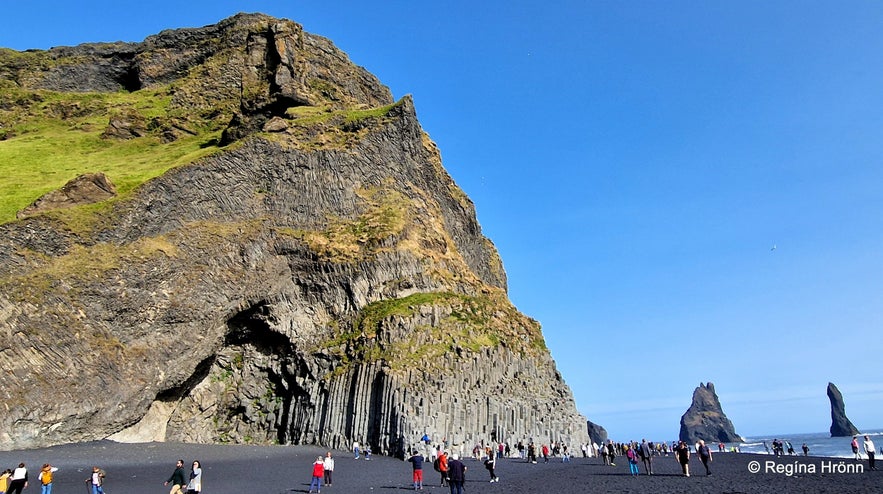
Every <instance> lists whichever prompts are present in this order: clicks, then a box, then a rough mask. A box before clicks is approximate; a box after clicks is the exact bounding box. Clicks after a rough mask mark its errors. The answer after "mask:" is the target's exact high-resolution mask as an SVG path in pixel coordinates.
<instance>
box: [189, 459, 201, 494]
mask: <svg viewBox="0 0 883 494" xmlns="http://www.w3.org/2000/svg"><path fill="white" fill-rule="evenodd" d="M200 492H202V464H201V463H199V460H193V465H191V466H190V482H187V494H199V493H200Z"/></svg>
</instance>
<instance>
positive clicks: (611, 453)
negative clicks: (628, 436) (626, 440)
mask: <svg viewBox="0 0 883 494" xmlns="http://www.w3.org/2000/svg"><path fill="white" fill-rule="evenodd" d="M607 458H608V460H609V464H610V466H611V467H615V466H616V463H613V461H614V460H616V445H615V444H613V440H612V439H610V440H608V441H607Z"/></svg>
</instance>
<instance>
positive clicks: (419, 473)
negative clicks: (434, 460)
mask: <svg viewBox="0 0 883 494" xmlns="http://www.w3.org/2000/svg"><path fill="white" fill-rule="evenodd" d="M424 460H425V459H424V458H423V456H422V455H421V454H420V453H418V452H417V450H416V449H415V450H414V452H413V453H412V454H411V457H410V458H408V462H409V463H411V469H412V470H413V475H412V477H413V479H414V490H415V491H416V490H423V462H424Z"/></svg>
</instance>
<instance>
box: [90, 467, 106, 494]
mask: <svg viewBox="0 0 883 494" xmlns="http://www.w3.org/2000/svg"><path fill="white" fill-rule="evenodd" d="M106 476H107V474H106V473H104V470H102V469H100V468H98V467H92V475H90V476H89V478H88V479H86V482H87V483H88V484H89V485H90V486H91V487H92V494H104V487H102V486H103V485H104V477H106Z"/></svg>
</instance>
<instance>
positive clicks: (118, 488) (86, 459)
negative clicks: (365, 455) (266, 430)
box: [0, 441, 883, 494]
mask: <svg viewBox="0 0 883 494" xmlns="http://www.w3.org/2000/svg"><path fill="white" fill-rule="evenodd" d="M324 453H325V450H323V449H320V448H316V447H308V446H219V445H195V444H174V443H148V444H118V443H113V442H109V441H102V442H95V443H84V444H71V445H64V446H55V447H52V448H45V449H39V450H26V451H11V452H0V467H2V468H12V467H14V466H17V465H18V463H19V462H22V461H23V462H25V463H26V464H27V466H28V470H29V473H30V484H29V487H28V488H27V489H26V490H25V491H24V492H25V493H26V494H27V493H36V492H39V489H40V486H39V480H37V475H38V473H39V469H40V466H41V465H42V464H43V463H46V462H49V463H52V464H53V465H54V466H57V467H59V468H60V470H59V471H58V472H57V473H56V474H55V482H54V483H53V494H69V493H80V494H84V493H87V492H88V486H87V485H86V483H85V482H84V480H85V479H86V478H87V477H88V476H89V472H90V471H91V467H92V465H98V466H100V467H101V468H103V469H104V470H106V471H107V480H106V483H105V492H106V493H107V494H149V493H157V494H160V493H166V492H168V489H169V488H168V487H165V486H163V482H164V481H165V480H166V479H168V478H169V476H170V475H171V473H172V471H173V470H174V468H175V461H176V460H177V459H178V458H182V459H184V462H185V465H186V466H187V467H188V473H189V465H190V463H191V462H192V461H193V460H195V459H196V460H200V461H201V462H202V464H203V469H204V471H203V492H205V493H206V494H241V493H266V494H288V493H297V492H304V493H305V492H307V491H308V488H309V483H310V475H311V471H312V468H311V467H312V462H313V461H314V460H315V459H316V456H319V455H320V454H321V455H324ZM332 455H334V457H335V460H336V461H335V463H336V466H335V469H334V483H333V485H332V486H330V487H328V486H323V492H324V493H326V494H327V493H335V492H338V493H391V492H401V491H406V490H411V468H410V464H409V463H406V462H403V461H401V460H397V459H393V458H386V457H378V456H373V457H372V458H371V460H370V461H365V460H364V459H360V460H354V459H353V458H352V456H351V455H350V454H349V453H347V452H342V451H332ZM752 461H756V462H759V463H758V464H759V465H760V470H761V471H760V472H758V473H751V472H750V471H749V467H750V462H752ZM841 461H843V464H842V465H843V467H840V465H841V463H840V462H841ZM767 462H772V463H767ZM464 463H465V464H466V467H467V469H468V470H467V472H466V476H467V482H466V490H467V492H469V493H470V494H473V493H474V494H480V493H501V494H502V493H506V494H521V493H524V494H528V493H531V494H536V493H541V494H552V493H561V494H569V493H574V494H575V493H585V492H620V493H647V492H666V493H764V494H766V493H770V492H775V493H791V492H793V493H803V492H805V493H831V494H834V493H842V492H848V493H850V494H858V493H871V492H883V473H881V472H880V471H868V469H867V462H864V463H863V464H862V465H863V466H864V471H863V472H860V473H856V472H855V471H856V470H857V468H856V462H854V461H852V460H840V459H832V458H819V457H812V456H810V457H796V456H791V457H788V456H786V457H782V458H774V457H772V456H769V455H754V454H747V453H742V454H736V453H718V454H715V455H714V460H713V462H712V463H711V469H712V474H713V475H712V476H710V477H707V476H705V469H704V468H703V467H702V464H701V463H700V462H699V460H698V458H697V457H696V456H695V455H694V456H693V459H692V460H691V466H690V468H691V474H692V475H691V477H689V478H686V477H683V476H682V475H680V468H679V466H678V465H677V463H676V462H675V460H674V457H673V456H669V457H665V456H662V457H657V458H655V459H654V463H653V465H654V466H653V469H654V475H652V476H647V475H644V469H643V467H641V472H642V475H641V476H639V477H632V476H631V475H629V469H628V464H627V462H626V461H625V458H617V461H616V466H605V465H603V464H602V462H601V461H600V460H598V459H595V458H587V459H585V458H574V459H573V460H572V461H571V462H570V463H562V461H561V459H560V458H553V459H551V460H550V461H549V463H543V462H542V460H540V462H539V463H538V464H536V465H534V464H530V463H525V462H524V461H523V460H518V459H501V460H499V461H498V467H497V475H498V476H499V477H500V482H498V483H489V482H488V480H489V475H488V472H487V470H485V468H484V466H483V465H482V463H481V462H479V461H476V460H473V459H470V458H467V459H466V460H465V461H464ZM426 467H427V469H426V470H425V471H424V478H425V486H426V487H425V489H424V492H427V493H428V494H432V493H438V494H442V493H447V492H449V490H448V488H447V487H439V475H438V473H436V472H435V471H433V470H432V466H431V465H430V464H429V463H428V462H427V464H426ZM844 469H846V470H850V471H849V472H841V471H838V470H844ZM789 471H790V472H791V475H788V472H789Z"/></svg>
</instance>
